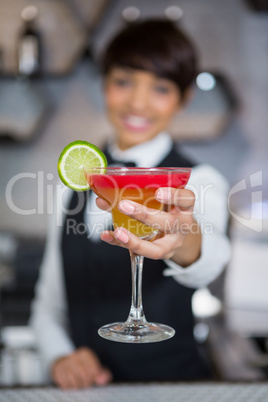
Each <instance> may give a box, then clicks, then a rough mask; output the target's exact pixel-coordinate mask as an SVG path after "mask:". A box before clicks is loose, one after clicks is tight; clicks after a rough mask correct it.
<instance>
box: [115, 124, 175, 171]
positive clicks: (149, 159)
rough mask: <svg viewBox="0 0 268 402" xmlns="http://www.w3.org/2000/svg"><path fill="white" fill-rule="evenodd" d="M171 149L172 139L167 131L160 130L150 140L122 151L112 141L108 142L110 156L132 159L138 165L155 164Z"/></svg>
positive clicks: (123, 159) (124, 159)
mask: <svg viewBox="0 0 268 402" xmlns="http://www.w3.org/2000/svg"><path fill="white" fill-rule="evenodd" d="M171 149H172V139H171V137H170V135H169V134H168V133H167V132H161V133H159V134H158V135H157V136H156V137H154V138H153V139H152V140H150V141H147V142H143V143H142V144H139V145H135V146H133V147H131V148H128V149H126V150H125V151H122V150H121V149H119V148H118V146H117V145H116V144H115V143H114V142H110V143H109V144H108V151H109V153H110V154H111V156H112V158H114V159H118V160H121V161H133V162H135V163H136V165H137V166H140V167H154V166H157V165H158V164H159V163H160V162H161V161H162V160H163V159H164V157H165V156H166V155H167V154H168V153H169V152H170V151H171Z"/></svg>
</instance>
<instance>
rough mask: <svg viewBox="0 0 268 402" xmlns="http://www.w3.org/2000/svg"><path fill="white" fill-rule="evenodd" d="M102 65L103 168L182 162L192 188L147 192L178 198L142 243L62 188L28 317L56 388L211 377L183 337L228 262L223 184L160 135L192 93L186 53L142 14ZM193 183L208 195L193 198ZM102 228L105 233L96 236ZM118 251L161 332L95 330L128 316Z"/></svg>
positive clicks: (179, 35) (90, 198) (125, 274)
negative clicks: (158, 233) (155, 233)
mask: <svg viewBox="0 0 268 402" xmlns="http://www.w3.org/2000/svg"><path fill="white" fill-rule="evenodd" d="M102 71H103V75H104V98H105V101H106V107H107V113H108V117H109V119H110V121H111V122H112V124H113V126H114V128H115V136H114V137H113V139H111V141H110V142H109V143H108V144H107V145H106V147H105V149H104V152H105V153H106V156H107V159H108V162H109V164H118V161H120V163H121V164H126V165H127V164H129V163H132V165H133V164H135V165H136V166H145V167H152V166H162V167H167V166H178V167H185V166H188V167H189V166H190V167H192V168H193V169H192V175H191V179H190V182H189V185H190V187H191V190H193V192H192V191H190V190H180V191H182V192H181V193H180V197H176V195H177V193H175V192H171V193H169V192H166V191H164V190H162V191H159V192H158V193H157V195H156V196H157V197H158V199H159V200H161V201H162V202H165V203H174V202H175V203H176V206H177V212H176V214H175V215H173V216H172V215H171V214H169V215H168V216H167V219H168V220H169V223H170V224H171V226H172V225H173V224H174V227H176V230H174V231H172V230H170V231H169V232H167V231H166V233H165V235H164V236H163V238H161V239H158V240H156V241H153V242H144V241H143V240H140V239H138V238H137V237H135V236H134V235H132V234H131V233H130V232H128V231H127V230H125V229H117V230H116V231H115V232H113V231H112V230H109V229H111V228H110V227H109V225H110V223H111V220H110V215H109V214H108V213H104V212H102V213H101V214H100V211H101V210H100V209H99V208H101V209H105V208H106V204H105V203H104V202H103V200H100V199H98V200H97V206H96V202H95V196H94V195H93V194H91V193H87V194H84V193H83V195H81V193H80V194H78V193H76V192H73V191H71V190H68V202H69V208H68V210H67V211H66V210H65V212H63V211H62V212H61V218H62V222H63V225H62V226H57V223H56V221H57V222H59V216H57V218H55V220H54V222H52V224H51V230H50V233H49V235H48V241H47V247H46V251H45V255H44V259H43V263H42V267H41V273H40V279H39V281H38V284H37V288H36V297H35V300H34V302H33V305H32V317H31V324H32V326H33V328H34V330H35V333H36V336H37V341H38V345H39V348H40V352H41V354H42V357H43V360H44V362H45V365H46V369H47V373H48V374H49V376H50V378H51V379H52V380H53V381H54V383H56V384H57V385H59V386H60V387H61V388H80V387H87V386H90V385H93V384H97V385H104V384H107V383H108V382H110V381H157V380H200V379H205V378H209V376H210V372H209V368H208V366H207V364H206V362H205V361H204V360H203V359H202V357H201V356H200V354H199V352H198V348H197V345H196V343H195V340H194V337H193V324H194V322H193V316H192V310H191V298H192V295H193V293H194V291H195V289H196V288H198V287H202V286H206V285H207V284H208V283H209V282H211V281H212V280H214V279H215V278H216V277H217V275H218V274H219V273H220V272H221V271H222V269H223V268H224V266H225V264H226V262H227V261H228V258H229V243H228V240H227V238H226V236H225V230H226V222H227V218H228V213H227V203H226V195H227V189H228V186H227V183H226V181H225V179H224V178H223V177H222V176H221V174H220V173H219V172H217V171H216V170H215V169H213V168H212V167H211V166H209V165H196V164H194V163H193V162H191V161H189V160H188V159H187V158H186V157H185V156H184V155H182V154H181V152H180V150H179V148H178V146H177V144H174V143H173V141H172V140H171V138H170V135H169V133H168V127H169V124H170V121H171V119H172V117H173V116H174V114H175V113H176V112H178V111H179V110H180V109H182V107H183V106H184V105H185V104H186V103H187V101H188V100H189V98H190V97H191V93H192V89H191V85H192V82H193V80H194V78H195V76H196V72H197V65H196V54H195V50H194V48H193V46H192V44H191V41H190V40H189V39H188V38H187V36H186V35H185V34H184V33H183V32H182V31H181V30H179V29H178V28H177V27H176V26H175V25H174V24H173V23H171V22H169V21H163V20H148V21H144V22H140V23H135V24H134V25H131V26H129V27H127V28H125V29H123V30H122V31H121V32H120V33H119V34H118V35H117V36H116V37H115V38H114V39H113V40H112V42H111V43H110V45H109V46H108V47H107V50H106V52H105V54H104V57H103V60H102ZM201 189H203V190H204V189H206V191H203V192H202V194H201V192H200V190H201ZM81 197H82V204H80V203H81ZM174 198H176V200H175V201H174ZM78 205H79V206H81V205H82V207H80V208H78ZM121 208H122V212H124V213H126V214H129V215H132V216H134V217H137V218H138V219H139V220H141V221H142V222H144V223H147V224H149V225H150V224H152V222H151V221H150V217H149V216H148V215H146V214H143V213H142V211H141V210H140V209H139V208H140V207H139V204H136V205H135V204H129V203H128V202H126V203H123V204H122V205H121ZM185 212H186V213H185ZM158 223H159V224H161V223H160V222H158ZM175 224H176V225H175ZM100 225H101V227H102V228H104V229H106V230H101V234H100V231H99V230H98V229H99V228H100ZM171 226H169V227H171ZM172 227H173V226H172ZM182 227H184V230H181V229H182ZM81 228H83V230H81ZM185 228H186V229H185ZM202 228H203V230H202ZM207 229H208V230H207ZM113 246H119V247H113ZM127 249H130V250H132V251H137V250H139V253H140V254H142V255H144V256H145V257H147V258H146V260H145V265H144V278H143V294H144V305H145V306H146V315H147V317H148V319H149V320H150V321H154V320H155V321H159V322H165V323H166V324H168V325H171V326H172V327H173V328H175V329H176V335H175V336H174V337H173V338H172V339H171V340H168V341H165V342H160V343H153V344H140V345H137V344H121V343H116V342H108V341H106V340H104V339H102V338H100V337H99V336H98V334H97V329H98V328H99V327H100V326H101V325H103V324H106V323H107V322H112V321H115V320H120V319H121V320H122V321H124V320H125V318H126V317H127V315H128V308H129V298H130V292H131V289H130V286H131V283H130V273H129V269H128V267H129V253H128V250H127ZM111 284H112V286H111Z"/></svg>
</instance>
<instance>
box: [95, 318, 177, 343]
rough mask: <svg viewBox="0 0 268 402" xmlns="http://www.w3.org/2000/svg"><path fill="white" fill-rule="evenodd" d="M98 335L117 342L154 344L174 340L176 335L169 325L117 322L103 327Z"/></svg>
mask: <svg viewBox="0 0 268 402" xmlns="http://www.w3.org/2000/svg"><path fill="white" fill-rule="evenodd" d="M98 334H99V335H100V336H101V337H102V338H105V339H108V340H109V341H115V342H124V343H153V342H160V341H164V340H166V339H169V338H172V337H173V336H174V335H175V330H174V329H173V328H171V327H169V326H167V325H163V324H157V323H146V324H135V323H134V324H130V323H127V322H115V323H113V324H107V325H104V326H103V327H101V328H100V329H99V330H98Z"/></svg>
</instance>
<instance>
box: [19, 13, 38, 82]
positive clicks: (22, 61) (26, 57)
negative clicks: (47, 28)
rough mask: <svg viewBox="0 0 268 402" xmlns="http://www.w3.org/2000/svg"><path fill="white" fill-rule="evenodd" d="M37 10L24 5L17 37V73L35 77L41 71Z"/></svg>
mask: <svg viewBox="0 0 268 402" xmlns="http://www.w3.org/2000/svg"><path fill="white" fill-rule="evenodd" d="M37 16H38V10H37V7H35V6H28V7H25V8H24V9H23V10H22V12H21V19H22V21H23V28H22V30H21V32H20V35H19V38H18V75H19V76H23V77H36V76H38V75H39V74H40V71H41V36H40V33H39V32H38V29H37V27H36V20H37Z"/></svg>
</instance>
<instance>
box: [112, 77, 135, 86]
mask: <svg viewBox="0 0 268 402" xmlns="http://www.w3.org/2000/svg"><path fill="white" fill-rule="evenodd" d="M114 83H115V85H117V86H119V87H127V86H129V85H130V84H131V82H130V80H128V79H126V78H115V80H114Z"/></svg>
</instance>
